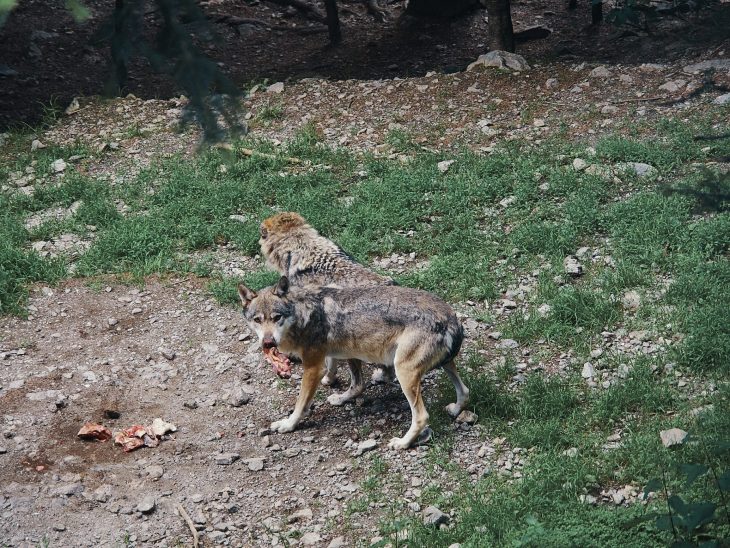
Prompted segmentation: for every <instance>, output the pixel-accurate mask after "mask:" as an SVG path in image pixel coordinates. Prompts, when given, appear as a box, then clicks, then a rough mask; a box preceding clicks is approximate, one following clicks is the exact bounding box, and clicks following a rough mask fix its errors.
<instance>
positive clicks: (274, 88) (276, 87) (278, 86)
mask: <svg viewBox="0 0 730 548" xmlns="http://www.w3.org/2000/svg"><path fill="white" fill-rule="evenodd" d="M266 91H268V92H269V93H281V92H282V91H284V82H276V83H275V84H271V85H270V86H269V87H267V88H266Z"/></svg>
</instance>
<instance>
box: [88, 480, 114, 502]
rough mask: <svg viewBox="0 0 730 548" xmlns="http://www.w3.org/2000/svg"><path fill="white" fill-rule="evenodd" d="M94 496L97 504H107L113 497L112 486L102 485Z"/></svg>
mask: <svg viewBox="0 0 730 548" xmlns="http://www.w3.org/2000/svg"><path fill="white" fill-rule="evenodd" d="M92 496H93V497H94V500H95V501H96V502H101V503H104V502H107V501H108V500H109V499H110V498H111V496H112V486H111V485H108V484H104V485H100V486H99V487H97V488H96V490H95V491H94V493H93V495H92Z"/></svg>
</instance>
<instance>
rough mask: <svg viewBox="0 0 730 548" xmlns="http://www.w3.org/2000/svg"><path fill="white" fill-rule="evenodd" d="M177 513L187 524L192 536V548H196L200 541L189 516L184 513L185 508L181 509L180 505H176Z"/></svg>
mask: <svg viewBox="0 0 730 548" xmlns="http://www.w3.org/2000/svg"><path fill="white" fill-rule="evenodd" d="M177 511H178V513H179V514H180V517H181V518H182V519H184V520H185V523H187V524H188V528H189V529H190V532H191V533H192V534H193V548H198V546H199V543H200V540H199V539H198V530H197V529H196V528H195V524H194V523H193V520H191V519H190V516H189V515H188V513H187V512H186V511H185V508H183V506H182V504H179V503H178V505H177Z"/></svg>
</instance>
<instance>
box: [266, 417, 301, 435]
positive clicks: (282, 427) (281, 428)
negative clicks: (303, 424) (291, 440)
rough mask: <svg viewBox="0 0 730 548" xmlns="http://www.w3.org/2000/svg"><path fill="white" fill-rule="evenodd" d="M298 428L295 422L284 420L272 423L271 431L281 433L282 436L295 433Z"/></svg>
mask: <svg viewBox="0 0 730 548" xmlns="http://www.w3.org/2000/svg"><path fill="white" fill-rule="evenodd" d="M296 427H297V424H296V423H295V422H294V421H290V420H289V419H283V420H280V421H276V422H272V423H271V426H270V427H269V428H271V430H273V431H274V432H280V433H282V434H284V433H286V432H293V431H294V429H295V428H296Z"/></svg>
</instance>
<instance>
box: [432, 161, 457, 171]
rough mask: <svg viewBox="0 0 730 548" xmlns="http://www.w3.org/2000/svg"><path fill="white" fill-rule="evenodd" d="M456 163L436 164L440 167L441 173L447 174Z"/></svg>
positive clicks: (444, 162)
mask: <svg viewBox="0 0 730 548" xmlns="http://www.w3.org/2000/svg"><path fill="white" fill-rule="evenodd" d="M454 162H456V160H444V161H442V162H439V163H438V164H436V167H438V170H439V171H440V172H441V173H446V172H447V171H448V170H449V168H450V167H451V164H453V163H454Z"/></svg>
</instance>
